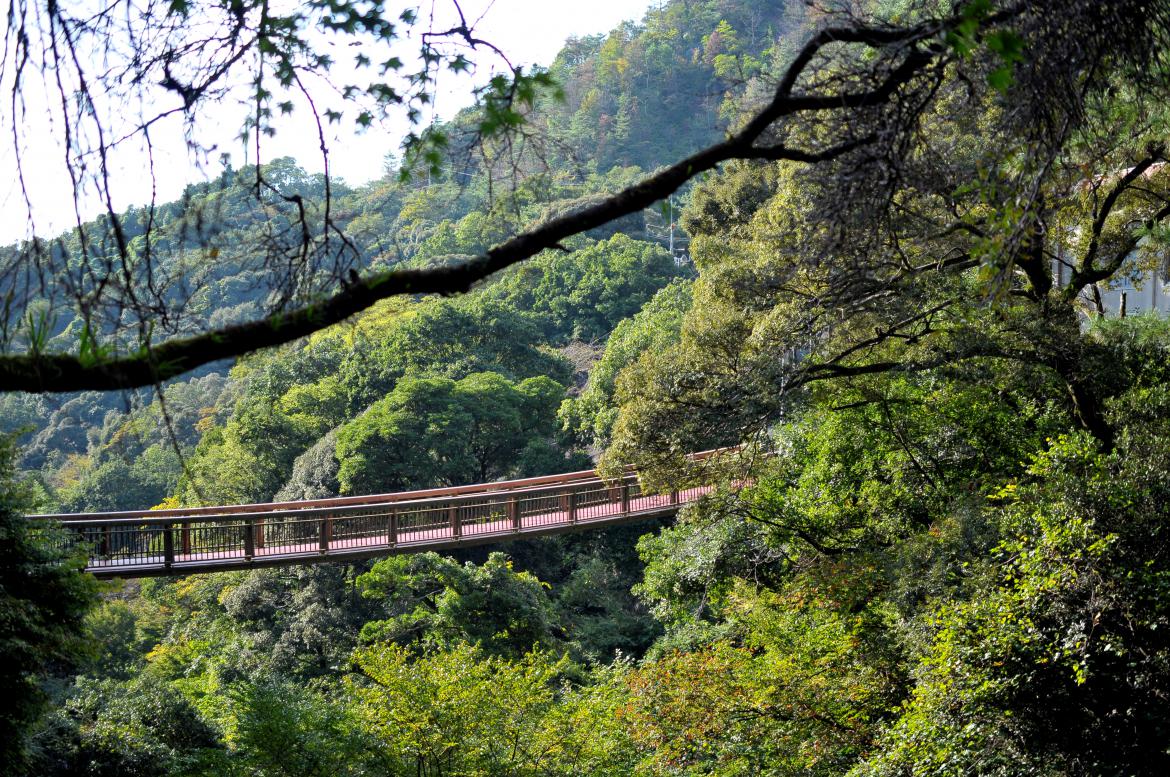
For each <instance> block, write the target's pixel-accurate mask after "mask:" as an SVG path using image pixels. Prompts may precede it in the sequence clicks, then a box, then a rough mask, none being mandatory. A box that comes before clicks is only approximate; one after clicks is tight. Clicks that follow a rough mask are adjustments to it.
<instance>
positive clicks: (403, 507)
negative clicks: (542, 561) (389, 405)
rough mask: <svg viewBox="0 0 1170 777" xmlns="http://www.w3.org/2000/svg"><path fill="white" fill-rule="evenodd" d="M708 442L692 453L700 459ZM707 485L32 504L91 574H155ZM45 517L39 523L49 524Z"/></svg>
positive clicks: (426, 538) (440, 532)
mask: <svg viewBox="0 0 1170 777" xmlns="http://www.w3.org/2000/svg"><path fill="white" fill-rule="evenodd" d="M712 453H715V452H714V451H707V452H704V453H698V454H693V456H692V458H694V459H704V458H707V457H708V456H710V455H711V454H712ZM711 490H712V486H694V487H691V488H686V489H683V490H679V491H672V492H670V493H666V494H652V493H646V492H643V490H642V487H641V485H640V483H639V481H638V477H637V474H636V473H634V472H632V471H628V472H626V473H625V475H624V476H623V477H621V478H619V479H615V480H603V479H602V478H600V477H599V476H598V474H597V473H596V472H595V471H594V470H583V471H580V472H570V473H566V474H561V475H546V476H542V477H535V478H526V479H523V480H509V481H501V482H497V483H481V484H476V485H469V486H458V487H454V488H435V489H426V490H422V491H406V492H400V493H392V494H372V495H369V496H348V497H335V498H331V499H316V500H308V501H299V502H273V503H261V504H246V505H231V506H220V507H187V508H176V509H167V510H130V511H124V512H108V513H87V514H77V513H69V514H61V515H36V516H31V518H33V519H40V520H44V521H55V522H59V523H60V525H61V526H62V527H63V532H62V533H57V534H55V537H56V541H57V542H59V543H63V544H67V545H71V546H74V545H77V544H82V545H84V546H85V547H86V548H87V549H88V553H89V555H88V562H87V564H86V571H88V572H92V573H93V574H94V575H96V576H97V577H100V578H113V577H121V578H133V577H154V576H162V575H185V574H193V573H197V572H221V571H226V570H232V569H251V568H256V567H271V566H287V565H293V564H306V563H315V562H321V561H350V560H356V559H363V558H370V557H374V556H385V555H389V554H393V553H418V552H422V551H428V550H450V549H453V548H460V547H466V546H470V545H478V544H484V543H489V542H504V541H507V540H514V539H520V538H525V539H526V538H530V537H541V536H547V535H551V534H559V533H563V532H569V531H577V530H581V529H587V528H593V527H599V526H610V525H614V524H619V523H627V522H631V521H637V520H644V519H647V518H657V517H663V516H668V515H672V514H674V513H676V512H678V510H679V508H680V507H681V506H683V505H686V504H689V503H691V502H694V501H697V500H698V499H699V498H700V497H701V496H703V495H704V494H706V493H707V492H709V491H711ZM49 525H50V524H49V523H46V524H45V526H46V527H48V526H49Z"/></svg>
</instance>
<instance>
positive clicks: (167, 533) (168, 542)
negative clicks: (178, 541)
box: [163, 523, 175, 569]
mask: <svg viewBox="0 0 1170 777" xmlns="http://www.w3.org/2000/svg"><path fill="white" fill-rule="evenodd" d="M174 532H175V526H174V524H170V523H167V524H163V566H165V567H166V568H167V569H170V568H171V565H173V564H174V563H175V534H174Z"/></svg>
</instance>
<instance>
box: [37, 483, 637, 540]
mask: <svg viewBox="0 0 1170 777" xmlns="http://www.w3.org/2000/svg"><path fill="white" fill-rule="evenodd" d="M636 480H637V475H636V474H635V473H628V474H626V475H624V476H623V477H622V478H621V479H620V480H605V479H603V478H600V477H594V478H590V479H588V480H570V481H565V482H563V483H559V484H555V485H544V486H532V487H529V488H513V489H500V490H494V491H478V492H475V493H470V494H456V495H454V496H432V497H424V498H422V499H409V500H401V501H399V500H395V501H387V502H371V503H368V504H367V503H363V504H349V505H340V506H337V507H307V508H303V509H299V510H295V509H294V510H268V511H259V510H254V511H244V512H238V513H237V512H229V511H230V510H231V509H233V508H220V509H221V510H222V512H218V513H203V514H191V513H185V512H182V511H181V510H180V511H178V512H177V514H172V515H159V513H161V512H163V511H161V510H157V511H149V510H148V511H142V512H135V513H131V515H130V516H128V517H120V518H106V517H104V516H108V515H111V513H91V514H88V515H72V514H65V515H63V516H61V517H60V518H57V517H56V516H47V515H41V516H36V517H37V518H41V519H52V518H55V519H56V520H58V521H59V523H60V524H61V525H62V526H65V527H73V528H77V527H83V526H128V525H129V526H164V525H171V524H176V523H186V522H191V523H210V522H212V521H215V520H216V519H221V520H243V519H247V518H304V519H306V520H310V519H313V518H315V517H319V516H322V515H331V516H337V517H342V516H347V515H351V514H353V513H361V512H364V511H366V510H377V509H385V510H391V509H393V510H396V511H398V512H410V511H412V510H421V509H426V508H433V507H435V506H436V505H443V506H448V505H451V506H456V505H462V504H468V503H471V504H474V503H476V502H481V501H483V500H485V499H489V498H491V497H496V498H499V499H504V498H511V497H519V498H524V497H531V496H534V495H535V496H539V495H542V494H563V493H565V491H566V490H567V487H569V486H572V487H575V488H579V487H582V486H586V487H587V486H596V485H606V484H614V485H617V484H620V483H629V482H633V481H636ZM167 512H168V513H171V512H174V511H167ZM115 515H116V513H115ZM62 518H63V519H64V520H62Z"/></svg>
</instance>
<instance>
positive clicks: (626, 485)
mask: <svg viewBox="0 0 1170 777" xmlns="http://www.w3.org/2000/svg"><path fill="white" fill-rule="evenodd" d="M621 504H622V513H623V514H625V513H628V512H629V511H630V481H628V480H623V481H622V503H621Z"/></svg>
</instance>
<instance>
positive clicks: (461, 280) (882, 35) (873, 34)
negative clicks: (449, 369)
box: [0, 19, 954, 392]
mask: <svg viewBox="0 0 1170 777" xmlns="http://www.w3.org/2000/svg"><path fill="white" fill-rule="evenodd" d="M953 23H954V20H953V19H952V20H949V21H948V20H937V21H933V22H930V23H928V24H923V25H917V26H914V27H909V28H901V29H898V28H884V27H867V26H863V25H858V26H856V27H851V28H831V29H826V30H823V31H822V32H821V33H819V34H818V35H816V36H814V38H813V39H811V40H810V41H809V42H808V44H806V45H805V47H804V48H803V49H802V50H801V52H800V53H799V55H798V56H797V58H796V59H795V60H794V61H793V62H792V64H791V65H790V66H789V68H788V70H787V72H786V74H785V76H784V77H783V78H782V79H781V81H780V84H779V86H778V88H777V90H776V92H775V94H774V95H773V98H772V100H771V101H770V102H769V103H768V105H767V106H765V107H764V109H763V110H761V111H760V112H759V113H758V114H757V115H756V116H755V117H754V118H753V119H752V120H751V121H749V122H748V123H747V124H746V125H745V126H744V127H743V128H742V129H741V130H739V131H738V132H737V133H735V134H733V135H731V136H730V137H728V138H727V139H726V140H724V141H722V142H720V143H716V144H714V145H712V146H709V147H707V148H705V149H702V150H700V151H698V152H697V153H695V154H693V155H691V156H689V157H687V158H685V159H683V160H681V161H680V162H677V163H675V164H673V165H671V166H669V167H666V168H663V169H661V170H659V171H658V172H655V173H653V174H651V175H649V176H647V177H646V178H644V179H643V180H641V181H640V182H638V183H636V184H634V185H632V186H629V187H627V188H625V189H623V190H621V191H619V192H617V193H616V194H613V195H611V196H609V197H607V198H605V199H604V200H601V201H600V202H597V203H595V204H593V205H590V206H589V207H587V208H584V209H582V210H579V211H576V212H574V213H571V214H565V215H562V216H559V217H557V218H554V219H551V220H549V221H547V222H545V223H544V224H542V225H540V226H538V227H535V228H533V229H531V230H528V231H526V232H523V233H521V234H519V235H516V236H515V237H513V238H511V239H509V240H507V241H505V242H503V243H500V244H499V245H496V246H494V247H493V248H491V249H490V250H488V251H487V252H486V253H485V254H483V255H482V256H479V257H477V258H476V259H473V260H471V261H468V262H465V263H462V264H458V265H453V266H445V267H431V268H424V269H395V270H389V271H386V272H383V273H379V274H376V275H373V276H370V277H368V278H364V279H358V280H356V281H354V282H353V283H351V284H349V285H347V286H346V287H345V288H343V289H342V290H340V291H338V292H337V293H335V294H334V295H332V296H330V297H328V298H326V299H323V300H321V301H320V302H318V303H316V304H310V305H306V306H304V307H302V308H299V309H297V310H295V311H292V312H286V313H277V314H272V315H270V316H268V317H266V318H263V319H259V320H256V321H251V322H248V323H244V324H237V325H233V326H227V327H223V328H221V329H218V330H215V331H211V332H206V333H203V334H199V335H195V336H192V337H187V338H176V339H172V340H168V341H166V342H164V343H161V344H159V345H153V346H147V347H143V348H141V349H140V350H139V351H138V352H135V353H132V354H128V355H125V356H120V357H114V358H107V359H102V360H94V359H92V358H90V359H83V358H81V357H80V356H75V355H72V354H46V353H29V354H20V355H7V356H0V390H4V391H26V392H63V391H78V390H116V389H126V388H135V387H141V386H149V385H154V384H157V383H160V382H162V381H165V380H168V379H170V378H174V377H176V376H178V375H181V374H183V373H186V372H188V371H190V370H192V369H195V368H197V367H199V366H201V365H204V364H208V363H211V362H215V361H220V360H223V359H230V358H234V357H237V356H241V355H243V354H246V353H250V352H252V351H255V350H259V349H262V348H269V347H272V346H277V345H282V344H285V343H288V342H292V341H294V340H297V339H299V338H301V337H305V336H307V335H309V334H312V333H313V332H316V331H318V330H320V329H323V328H325V327H328V326H331V325H333V324H337V323H340V322H342V321H345V320H346V319H348V318H349V317H351V316H353V315H355V314H357V313H360V312H361V311H363V310H365V309H367V308H369V307H370V306H371V305H373V304H374V303H376V302H378V301H379V300H382V299H386V298H388V297H392V296H396V295H404V294H443V295H450V294H459V293H463V292H466V291H468V290H469V289H470V288H471V287H472V286H473V285H474V284H475V283H477V282H479V281H482V280H484V279H485V278H487V277H489V276H490V275H492V274H494V273H496V272H499V271H501V270H503V269H506V268H507V267H510V266H512V265H514V264H517V263H518V262H521V261H524V260H526V259H529V258H531V257H533V256H535V255H536V254H538V253H540V252H541V251H544V250H546V249H551V248H556V247H557V246H558V245H559V244H560V243H561V241H563V240H564V239H566V238H568V237H571V236H573V235H576V234H578V233H581V232H584V231H587V230H590V229H593V228H595V227H599V226H601V225H603V224H606V223H608V222H610V221H613V220H614V219H617V218H620V217H622V216H625V215H628V214H631V213H635V212H637V211H640V210H642V209H644V208H648V207H650V206H651V205H653V204H654V203H655V202H658V201H660V200H662V199H665V198H666V197H667V196H669V195H670V194H671V193H673V192H674V191H675V190H677V189H678V188H679V187H680V186H682V185H683V184H684V183H685V182H686V181H688V180H690V179H691V178H693V177H695V176H696V175H699V174H701V173H703V172H706V171H709V170H712V169H714V168H716V167H717V166H718V165H720V164H721V163H723V162H726V161H729V160H732V159H760V158H765V159H770V160H790V161H797V162H807V163H816V162H823V161H826V160H829V159H833V158H836V157H839V156H842V155H844V154H846V153H849V152H850V151H853V150H856V149H857V148H859V147H861V146H863V145H866V144H868V143H872V142H873V141H874V137H875V136H873V135H867V136H864V137H861V138H859V139H853V140H849V141H844V142H842V143H839V144H837V145H831V146H826V147H825V148H823V149H820V150H804V149H795V148H787V147H785V146H783V145H757V144H758V143H759V141H760V140H761V139H762V137H763V135H764V133H765V132H766V131H768V130H769V128H771V127H772V126H773V125H774V124H775V123H776V122H777V121H780V120H782V119H784V118H787V117H791V116H794V115H797V114H801V113H808V112H820V111H826V112H828V111H839V110H842V109H855V108H864V107H869V106H876V105H880V104H883V103H885V102H887V101H889V100H890V99H891V98H893V97H895V96H896V95H897V94H898V93H899V91H900V90H901V89H902V88H903V87H904V86H905V85H906V84H908V83H909V82H910V81H911V80H912V79H914V77H915V76H916V75H917V74H919V73H920V72H921V71H922V70H923V69H924V68H925V67H926V66H927V65H928V64H929V63H931V62H932V61H935V60H936V59H937V58H938V57H940V56H943V54H944V52H945V49H943V48H941V47H939V46H938V45H937V44H935V45H932V44H929V43H927V41H930V40H932V39H937V37H938V36H939V35H940V34H941V33H942V32H943V31H945V30H946V29H948V27H949V26H950V25H951V24H953ZM834 43H855V44H861V45H868V46H871V47H875V48H876V47H882V46H891V47H893V49H894V50H893V52H892V58H893V62H891V63H890V64H891V65H892V66H891V68H890V69H889V70H888V71H884V73H882V72H881V71H879V73H876V74H875V73H870V74H869V77H870V78H872V79H873V86H872V87H871V88H869V89H864V88H863V89H860V90H858V91H852V92H846V93H827V94H816V93H801V94H794V93H793V92H794V90H795V88H796V85H797V84H798V82H799V81H800V78H801V76H802V75H803V74H804V72H805V69H806V68H807V67H808V66H809V64H810V63H811V62H812V61H813V59H814V58H815V56H816V54H817V52H818V51H820V50H821V49H822V48H824V47H826V46H828V45H831V44H834ZM895 63H896V64H895Z"/></svg>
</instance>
